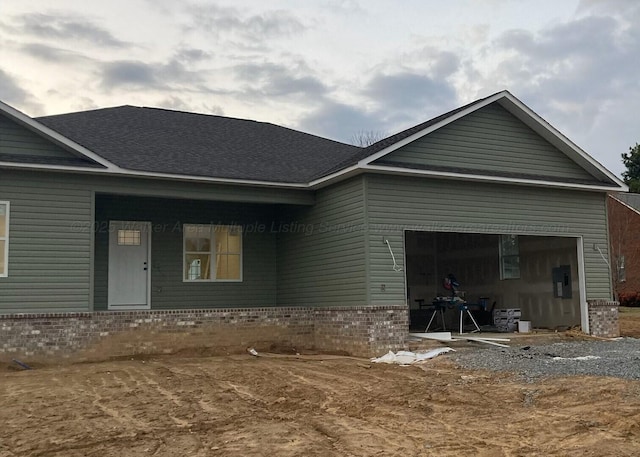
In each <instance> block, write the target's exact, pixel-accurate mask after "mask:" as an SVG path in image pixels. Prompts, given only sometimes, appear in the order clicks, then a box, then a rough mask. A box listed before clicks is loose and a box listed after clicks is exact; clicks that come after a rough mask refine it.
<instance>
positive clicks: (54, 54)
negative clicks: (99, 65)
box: [20, 43, 92, 64]
mask: <svg viewBox="0 0 640 457" xmlns="http://www.w3.org/2000/svg"><path fill="white" fill-rule="evenodd" d="M20 50H21V51H22V52H23V53H25V54H28V55H30V56H31V57H34V58H36V59H39V60H44V61H47V62H54V63H61V64H65V63H78V62H80V61H85V62H86V61H91V60H92V59H90V58H89V57H87V56H85V55H83V54H79V53H77V52H73V51H69V50H67V49H61V48H54V47H51V46H48V45H46V44H41V43H26V44H24V45H22V46H21V47H20Z"/></svg>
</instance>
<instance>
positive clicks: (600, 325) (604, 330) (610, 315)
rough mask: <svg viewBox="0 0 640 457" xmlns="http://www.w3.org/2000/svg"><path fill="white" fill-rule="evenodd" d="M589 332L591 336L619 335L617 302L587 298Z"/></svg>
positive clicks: (612, 336) (607, 336) (613, 336)
mask: <svg viewBox="0 0 640 457" xmlns="http://www.w3.org/2000/svg"><path fill="white" fill-rule="evenodd" d="M588 306H589V333H590V334H591V335H593V336H599V337H604V338H616V337H618V336H620V324H619V322H618V302H616V301H609V300H589V301H588Z"/></svg>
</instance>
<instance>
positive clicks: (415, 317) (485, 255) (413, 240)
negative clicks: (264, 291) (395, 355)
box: [405, 231, 581, 332]
mask: <svg viewBox="0 0 640 457" xmlns="http://www.w3.org/2000/svg"><path fill="white" fill-rule="evenodd" d="M405 256H406V259H405V265H406V291H407V302H408V304H409V308H410V318H411V330H412V331H421V332H423V331H425V328H426V326H427V324H428V322H429V319H430V318H431V315H432V314H433V311H434V309H433V304H434V300H436V301H437V300H438V299H439V298H443V297H444V298H448V297H453V296H454V295H457V296H458V297H459V298H457V299H456V300H458V301H464V302H465V303H468V304H469V305H472V306H469V309H470V311H471V314H472V316H473V317H474V318H475V320H476V322H477V325H478V326H479V327H480V328H481V329H482V330H483V331H512V330H515V329H516V328H517V321H518V320H522V321H527V322H530V323H531V324H530V325H531V327H533V328H550V329H558V328H563V327H572V326H578V325H580V323H581V314H580V312H581V310H580V280H579V265H578V239H577V238H572V237H553V236H531V235H511V234H481V233H456V232H422V231H406V232H405ZM451 281H455V283H454V285H453V286H454V287H452V286H451ZM448 308H449V309H453V310H452V311H448V310H447V309H445V312H444V313H438V316H437V319H435V320H434V322H432V325H431V326H430V329H429V331H437V330H441V329H442V327H443V325H442V322H441V321H442V318H443V317H444V324H445V326H446V329H447V330H455V331H457V330H458V322H459V312H460V309H455V308H459V307H458V306H448ZM494 309H495V310H518V311H517V314H515V315H514V314H512V315H511V317H513V318H515V319H511V320H510V321H509V322H511V324H510V325H509V326H508V328H505V326H501V327H500V328H496V326H495V324H496V322H495V319H494V316H495V315H501V314H505V313H501V312H499V311H498V312H495V311H493V310H494ZM503 317H505V318H506V317H508V316H506V314H505V315H504V316H503ZM504 323H507V321H504ZM464 326H465V331H467V330H471V331H472V330H475V329H476V325H475V324H474V323H473V322H472V319H465V323H464Z"/></svg>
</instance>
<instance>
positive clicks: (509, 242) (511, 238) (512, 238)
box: [500, 235, 519, 255]
mask: <svg viewBox="0 0 640 457" xmlns="http://www.w3.org/2000/svg"><path fill="white" fill-rule="evenodd" d="M500 244H501V252H502V255H518V254H519V252H518V235H501V236H500Z"/></svg>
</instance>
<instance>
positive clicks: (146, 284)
mask: <svg viewBox="0 0 640 457" xmlns="http://www.w3.org/2000/svg"><path fill="white" fill-rule="evenodd" d="M150 229H151V223H150V222H127V221H111V222H110V223H109V309H149V308H150V307H151V301H150V294H149V289H150V285H151V281H150V259H149V245H150V244H151V234H150V232H151V230H150Z"/></svg>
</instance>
